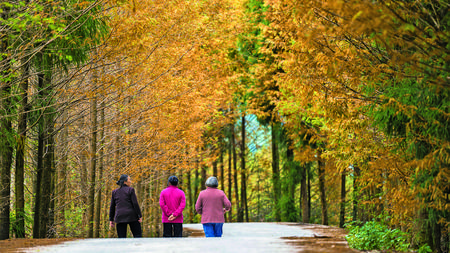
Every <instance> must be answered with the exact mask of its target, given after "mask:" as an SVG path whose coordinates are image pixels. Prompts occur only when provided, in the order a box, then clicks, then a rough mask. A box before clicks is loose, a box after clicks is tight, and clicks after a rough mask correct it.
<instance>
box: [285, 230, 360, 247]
mask: <svg viewBox="0 0 450 253" xmlns="http://www.w3.org/2000/svg"><path fill="white" fill-rule="evenodd" d="M291 226H300V227H301V228H302V229H305V230H310V231H312V232H313V233H314V237H282V239H285V240H286V243H288V244H290V245H292V246H294V247H295V248H297V249H298V251H299V252H302V253H313V252H314V253H320V252H327V253H357V252H361V251H359V250H354V249H351V248H349V247H348V243H347V241H346V240H345V235H346V234H347V232H346V231H345V230H344V229H342V228H338V227H330V226H324V225H318V224H298V225H291Z"/></svg>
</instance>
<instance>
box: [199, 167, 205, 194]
mask: <svg viewBox="0 0 450 253" xmlns="http://www.w3.org/2000/svg"><path fill="white" fill-rule="evenodd" d="M201 168H202V169H201V170H200V177H201V185H200V189H201V190H205V189H206V185H205V183H206V166H205V165H202V166H201Z"/></svg>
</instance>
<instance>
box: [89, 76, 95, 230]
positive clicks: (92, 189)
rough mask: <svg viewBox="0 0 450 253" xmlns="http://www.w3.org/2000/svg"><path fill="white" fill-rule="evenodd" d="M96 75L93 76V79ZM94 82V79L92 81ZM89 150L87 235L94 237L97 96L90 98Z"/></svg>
mask: <svg viewBox="0 0 450 253" xmlns="http://www.w3.org/2000/svg"><path fill="white" fill-rule="evenodd" d="M95 78H96V77H94V79H95ZM94 83H95V81H94ZM91 127H92V133H91V134H92V135H91V152H90V160H91V161H90V165H91V166H90V167H91V168H90V171H89V173H90V180H89V200H88V237H89V238H92V237H94V210H95V172H96V166H97V96H95V95H94V96H93V97H92V99H91Z"/></svg>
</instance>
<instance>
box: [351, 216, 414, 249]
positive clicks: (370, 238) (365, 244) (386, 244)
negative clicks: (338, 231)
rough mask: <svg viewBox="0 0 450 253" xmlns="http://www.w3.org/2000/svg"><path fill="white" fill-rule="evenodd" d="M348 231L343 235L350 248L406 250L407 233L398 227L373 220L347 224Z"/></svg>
mask: <svg viewBox="0 0 450 253" xmlns="http://www.w3.org/2000/svg"><path fill="white" fill-rule="evenodd" d="M347 229H348V230H349V231H350V232H349V234H348V235H347V236H346V237H345V238H346V239H347V241H348V244H349V246H350V247H351V248H354V249H358V250H395V251H401V252H404V251H407V250H408V247H409V243H408V240H407V234H406V233H405V232H402V231H400V230H399V229H391V228H389V227H388V226H387V225H385V224H382V223H380V222H377V221H375V220H373V221H369V222H367V223H365V224H364V225H363V226H357V225H347Z"/></svg>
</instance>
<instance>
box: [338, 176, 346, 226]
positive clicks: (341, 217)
mask: <svg viewBox="0 0 450 253" xmlns="http://www.w3.org/2000/svg"><path fill="white" fill-rule="evenodd" d="M345 177H346V174H345V171H343V172H342V175H341V213H340V216H339V227H341V228H343V227H344V224H345V195H346V191H345Z"/></svg>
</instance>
